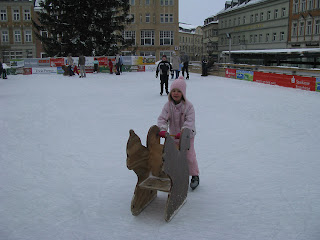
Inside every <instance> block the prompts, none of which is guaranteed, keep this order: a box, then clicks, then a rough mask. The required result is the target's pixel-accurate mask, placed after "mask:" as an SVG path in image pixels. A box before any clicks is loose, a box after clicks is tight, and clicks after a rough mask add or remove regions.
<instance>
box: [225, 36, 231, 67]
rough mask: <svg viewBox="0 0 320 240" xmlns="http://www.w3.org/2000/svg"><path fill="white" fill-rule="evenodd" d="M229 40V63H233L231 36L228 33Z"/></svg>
mask: <svg viewBox="0 0 320 240" xmlns="http://www.w3.org/2000/svg"><path fill="white" fill-rule="evenodd" d="M226 35H227V38H228V39H229V63H231V34H230V33H226Z"/></svg>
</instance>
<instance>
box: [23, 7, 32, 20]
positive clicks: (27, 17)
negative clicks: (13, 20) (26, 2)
mask: <svg viewBox="0 0 320 240" xmlns="http://www.w3.org/2000/svg"><path fill="white" fill-rule="evenodd" d="M24 20H25V21H30V20H31V12H30V10H29V9H25V10H24Z"/></svg>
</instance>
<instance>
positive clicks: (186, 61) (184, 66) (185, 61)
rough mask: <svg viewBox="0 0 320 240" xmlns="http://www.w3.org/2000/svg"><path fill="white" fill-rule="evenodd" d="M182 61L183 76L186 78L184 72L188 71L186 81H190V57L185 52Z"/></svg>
mask: <svg viewBox="0 0 320 240" xmlns="http://www.w3.org/2000/svg"><path fill="white" fill-rule="evenodd" d="M180 59H181V62H182V76H184V71H186V73H187V77H186V79H189V56H188V55H187V54H186V53H185V52H182V54H181V57H180Z"/></svg>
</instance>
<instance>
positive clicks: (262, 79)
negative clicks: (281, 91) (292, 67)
mask: <svg viewBox="0 0 320 240" xmlns="http://www.w3.org/2000/svg"><path fill="white" fill-rule="evenodd" d="M253 81H254V82H259V83H265V84H270V85H278V86H282V87H290V88H299V89H303V90H308V91H315V88H316V78H312V77H301V76H295V75H285V74H276V73H265V72H254V75H253Z"/></svg>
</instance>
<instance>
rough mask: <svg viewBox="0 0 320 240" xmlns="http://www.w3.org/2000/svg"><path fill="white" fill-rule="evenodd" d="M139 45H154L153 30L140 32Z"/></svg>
mask: <svg viewBox="0 0 320 240" xmlns="http://www.w3.org/2000/svg"><path fill="white" fill-rule="evenodd" d="M141 45H154V30H142V31H141Z"/></svg>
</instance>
